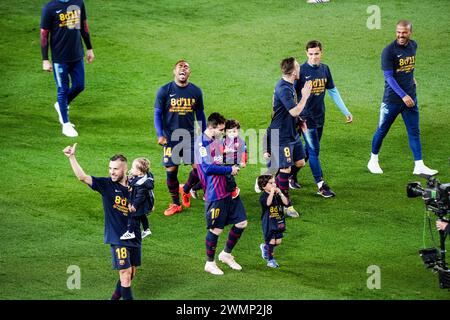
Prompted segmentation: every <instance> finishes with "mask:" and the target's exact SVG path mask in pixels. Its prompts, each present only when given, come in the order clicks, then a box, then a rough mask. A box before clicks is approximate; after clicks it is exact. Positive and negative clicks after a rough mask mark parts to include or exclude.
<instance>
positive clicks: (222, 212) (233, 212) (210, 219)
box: [205, 196, 247, 229]
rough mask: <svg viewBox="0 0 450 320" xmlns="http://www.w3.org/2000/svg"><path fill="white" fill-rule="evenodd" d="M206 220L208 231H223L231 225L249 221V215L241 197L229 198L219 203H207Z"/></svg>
mask: <svg viewBox="0 0 450 320" xmlns="http://www.w3.org/2000/svg"><path fill="white" fill-rule="evenodd" d="M205 218H206V228H207V229H214V228H219V229H223V228H225V226H227V225H229V224H236V223H239V222H242V221H245V220H247V213H246V212H245V208H244V204H243V203H242V201H241V198H240V197H239V196H238V197H237V198H234V199H232V198H231V196H228V197H226V198H224V199H220V200H217V201H212V202H205Z"/></svg>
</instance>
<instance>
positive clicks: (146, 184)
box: [120, 158, 155, 240]
mask: <svg viewBox="0 0 450 320" xmlns="http://www.w3.org/2000/svg"><path fill="white" fill-rule="evenodd" d="M154 186H155V184H154V179H153V174H152V173H151V172H150V161H149V160H147V159H146V158H137V159H135V160H134V161H133V164H132V167H131V170H130V173H129V180H128V190H129V192H130V203H129V205H128V210H129V214H128V230H127V232H125V233H124V234H123V235H122V236H121V237H120V240H129V239H134V238H135V237H136V235H135V234H134V230H135V227H136V224H138V226H139V227H140V225H139V224H140V223H142V227H143V229H144V230H143V231H142V234H141V236H142V239H144V238H145V237H147V236H149V235H150V234H152V232H151V231H150V226H149V222H148V218H147V215H149V214H150V212H152V211H153V207H154V203H155V196H154V193H153V188H154ZM139 229H140V228H139Z"/></svg>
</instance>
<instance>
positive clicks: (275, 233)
mask: <svg viewBox="0 0 450 320" xmlns="http://www.w3.org/2000/svg"><path fill="white" fill-rule="evenodd" d="M258 186H259V188H260V190H261V191H264V192H262V194H261V197H260V198H259V202H260V203H261V207H262V213H261V227H262V230H263V236H264V243H261V244H260V246H259V248H260V249H261V255H262V258H263V259H264V260H266V261H267V266H268V267H270V268H278V267H279V265H278V263H277V262H276V261H275V259H274V257H273V251H274V249H275V247H276V246H278V245H280V244H281V238H283V232H284V231H285V230H286V221H285V216H284V212H283V206H287V205H288V204H289V200H288V198H286V196H285V195H284V194H283V192H281V191H280V189H279V188H278V187H277V185H276V183H275V178H274V177H273V176H271V175H262V176H259V177H258Z"/></svg>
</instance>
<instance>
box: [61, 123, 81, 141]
mask: <svg viewBox="0 0 450 320" xmlns="http://www.w3.org/2000/svg"><path fill="white" fill-rule="evenodd" d="M74 127H75V125H74V124H73V123H72V122H66V123H64V124H63V125H62V133H63V135H65V136H67V137H70V138H74V137H78V132H77V130H75V128H74Z"/></svg>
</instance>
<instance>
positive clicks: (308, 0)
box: [306, 0, 330, 3]
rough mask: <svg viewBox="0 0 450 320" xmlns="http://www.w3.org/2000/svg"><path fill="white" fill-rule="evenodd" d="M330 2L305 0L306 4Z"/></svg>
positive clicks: (327, 0)
mask: <svg viewBox="0 0 450 320" xmlns="http://www.w3.org/2000/svg"><path fill="white" fill-rule="evenodd" d="M326 2H330V0H307V1H306V3H326Z"/></svg>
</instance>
